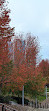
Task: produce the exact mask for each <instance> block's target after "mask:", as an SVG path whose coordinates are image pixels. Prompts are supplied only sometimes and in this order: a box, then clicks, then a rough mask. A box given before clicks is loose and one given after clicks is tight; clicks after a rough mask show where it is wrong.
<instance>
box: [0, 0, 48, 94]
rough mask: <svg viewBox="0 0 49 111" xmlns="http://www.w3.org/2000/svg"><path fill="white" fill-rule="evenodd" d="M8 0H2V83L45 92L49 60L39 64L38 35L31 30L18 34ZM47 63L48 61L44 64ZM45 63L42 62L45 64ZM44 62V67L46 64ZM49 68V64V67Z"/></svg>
mask: <svg viewBox="0 0 49 111" xmlns="http://www.w3.org/2000/svg"><path fill="white" fill-rule="evenodd" d="M4 3H5V0H1V2H0V10H1V16H0V87H1V88H2V90H4V91H5V89H6V92H7V91H8V92H9V91H10V90H11V91H12V92H15V91H22V87H23V86H25V90H27V89H28V91H29V90H31V91H37V92H42V91H43V89H44V85H45V83H46V81H45V79H44V78H43V77H44V76H43V75H44V73H43V72H44V71H43V69H44V67H46V66H48V64H47V62H46V63H44V62H41V63H40V64H39V66H37V57H38V53H39V46H38V39H37V38H36V37H34V36H33V37H32V35H31V34H27V35H26V39H25V40H24V39H23V38H22V36H20V35H18V36H15V39H14V40H13V41H11V39H12V37H13V36H14V28H11V27H10V25H9V23H10V18H9V13H10V10H8V9H7V8H5V7H4ZM43 63H44V65H45V66H44V65H43ZM41 64H42V65H41ZM42 66H43V67H42ZM48 68H49V66H48ZM46 71H47V68H46ZM47 75H48V73H47Z"/></svg>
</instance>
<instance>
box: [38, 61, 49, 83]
mask: <svg viewBox="0 0 49 111" xmlns="http://www.w3.org/2000/svg"><path fill="white" fill-rule="evenodd" d="M39 68H40V71H41V72H42V74H43V77H45V78H46V80H47V82H48V83H49V60H42V61H41V62H40V63H39Z"/></svg>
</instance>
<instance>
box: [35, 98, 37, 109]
mask: <svg viewBox="0 0 49 111" xmlns="http://www.w3.org/2000/svg"><path fill="white" fill-rule="evenodd" d="M35 103H36V108H37V98H36V100H35Z"/></svg>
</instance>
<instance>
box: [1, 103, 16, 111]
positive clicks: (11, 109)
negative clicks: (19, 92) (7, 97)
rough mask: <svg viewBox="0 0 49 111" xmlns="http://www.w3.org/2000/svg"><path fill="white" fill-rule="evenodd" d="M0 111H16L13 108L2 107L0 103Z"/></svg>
mask: <svg viewBox="0 0 49 111" xmlns="http://www.w3.org/2000/svg"><path fill="white" fill-rule="evenodd" d="M0 111H18V110H16V109H14V108H11V107H10V106H7V105H4V104H2V103H0Z"/></svg>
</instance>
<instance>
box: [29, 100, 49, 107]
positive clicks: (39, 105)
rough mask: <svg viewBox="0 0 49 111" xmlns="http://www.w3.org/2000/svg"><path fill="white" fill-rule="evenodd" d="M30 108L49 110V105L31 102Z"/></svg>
mask: <svg viewBox="0 0 49 111" xmlns="http://www.w3.org/2000/svg"><path fill="white" fill-rule="evenodd" d="M28 106H30V107H33V108H49V104H47V103H44V105H43V104H42V103H38V102H36V103H35V102H33V101H31V102H29V103H28Z"/></svg>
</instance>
